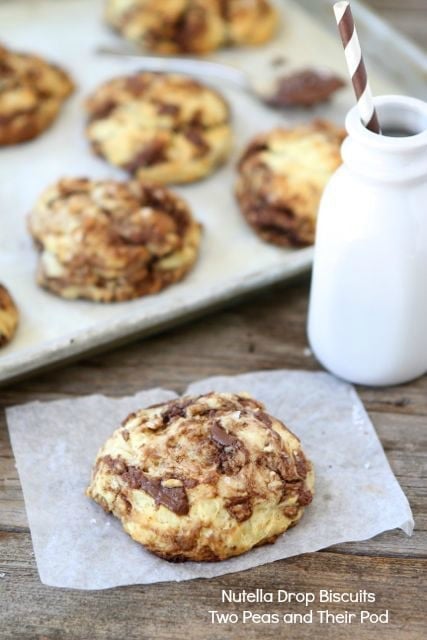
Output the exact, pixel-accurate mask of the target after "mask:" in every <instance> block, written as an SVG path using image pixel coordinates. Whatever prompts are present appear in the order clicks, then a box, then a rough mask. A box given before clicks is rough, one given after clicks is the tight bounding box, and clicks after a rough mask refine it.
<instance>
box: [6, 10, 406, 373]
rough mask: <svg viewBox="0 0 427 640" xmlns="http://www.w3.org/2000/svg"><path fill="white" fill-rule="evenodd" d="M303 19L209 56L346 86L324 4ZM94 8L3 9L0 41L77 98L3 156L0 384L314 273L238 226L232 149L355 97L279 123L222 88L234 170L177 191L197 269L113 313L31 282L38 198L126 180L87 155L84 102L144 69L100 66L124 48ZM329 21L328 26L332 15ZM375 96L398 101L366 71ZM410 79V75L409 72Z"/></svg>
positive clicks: (334, 111) (382, 77)
mask: <svg viewBox="0 0 427 640" xmlns="http://www.w3.org/2000/svg"><path fill="white" fill-rule="evenodd" d="M313 4H314V5H316V7H317V9H310V10H309V12H306V11H305V10H304V9H302V8H301V7H299V6H298V3H296V2H292V1H290V0H289V1H285V0H283V1H282V2H280V1H279V2H278V6H280V8H281V12H282V28H281V31H280V33H279V34H278V36H277V38H276V39H275V40H274V41H273V42H272V43H271V44H268V45H266V46H264V47H260V48H254V49H236V50H229V51H223V52H219V53H216V54H215V55H213V56H212V58H213V59H216V60H222V61H225V62H229V63H232V64H235V65H237V66H239V67H242V68H245V69H247V70H250V72H251V74H252V76H253V78H254V80H255V81H256V82H257V83H258V84H263V83H265V82H267V81H268V79H269V78H270V77H271V75H272V73H273V72H274V71H275V72H276V73H277V71H278V70H277V69H274V68H273V65H272V60H274V59H277V57H278V56H282V57H284V58H285V61H286V64H285V65H284V66H283V69H281V70H280V71H281V72H287V71H289V70H290V69H291V68H292V67H296V66H301V65H312V64H313V63H315V64H323V65H327V66H328V67H330V68H331V69H334V70H336V71H337V72H338V73H340V74H341V75H343V76H344V77H346V70H345V63H344V56H343V53H342V50H341V45H340V41H339V38H338V37H337V35H336V33H333V32H332V33H329V32H327V31H325V30H324V29H323V27H321V26H320V25H319V23H318V22H317V21H316V17H317V11H319V10H320V5H323V4H324V3H322V2H319V3H313ZM102 5H103V2H102V1H101V0H92V1H91V2H88V1H87V0H61V2H56V1H55V0H21V1H15V2H7V3H2V4H0V40H3V41H4V42H5V43H6V45H8V46H11V47H16V48H17V49H20V48H21V49H23V50H28V51H34V52H38V53H40V54H41V55H45V56H46V57H47V58H50V59H52V60H55V61H57V62H58V63H60V64H62V65H63V66H65V67H66V68H67V69H69V70H70V71H71V73H72V74H73V76H74V78H75V80H76V82H77V83H78V90H77V92H76V93H75V94H74V96H73V97H72V98H71V99H70V100H69V101H68V103H67V104H66V105H65V108H64V110H63V112H62V114H61V116H60V118H59V119H58V120H57V122H56V123H55V124H54V126H53V127H52V128H51V129H50V130H49V131H48V132H46V133H45V134H44V135H42V136H41V137H40V138H38V139H37V140H35V141H33V142H30V143H27V144H23V145H19V146H16V147H10V148H3V149H1V150H0V281H2V282H3V283H4V284H5V285H6V286H7V287H9V288H10V290H11V292H12V294H13V296H14V297H15V299H16V301H17V303H18V305H19V308H20V312H21V322H20V326H19V330H18V332H17V335H16V338H15V339H14V340H13V341H12V343H11V344H10V345H9V346H7V347H6V348H4V349H2V350H1V355H0V383H1V382H5V381H7V380H9V379H11V378H14V377H16V376H19V375H22V374H23V373H25V372H29V371H31V370H34V369H37V368H39V367H41V366H46V365H48V364H50V363H54V362H58V361H60V360H62V359H64V358H70V357H73V356H76V355H77V354H80V353H82V352H84V351H86V350H89V349H94V348H96V347H99V346H101V345H109V344H110V343H113V342H114V341H117V340H118V339H120V338H123V337H124V336H128V335H133V334H136V333H138V334H141V333H144V332H153V331H154V330H155V329H156V328H159V327H164V326H168V325H171V324H173V323H174V322H176V321H178V320H179V319H182V318H184V317H187V316H190V315H195V314H199V313H201V312H202V311H203V310H204V309H206V308H208V307H212V306H213V305H221V304H223V303H224V302H226V301H227V300H231V299H234V298H235V297H236V296H239V295H242V294H245V293H246V292H248V291H251V290H253V289H257V288H260V287H263V286H266V285H268V284H270V283H273V282H276V281H278V280H284V279H286V278H290V277H293V276H294V275H296V274H298V273H300V272H302V271H304V270H307V269H308V268H309V266H310V264H311V259H312V250H311V248H307V249H300V250H285V249H280V248H276V247H272V246H269V245H267V244H265V243H263V242H261V241H260V240H259V239H258V238H257V237H256V236H255V235H254V233H253V232H252V231H251V230H250V229H249V228H248V227H247V225H246V223H245V222H244V220H243V219H242V217H241V215H240V213H239V211H238V208H237V206H236V203H235V202H234V198H233V195H232V187H233V181H234V165H235V161H236V158H237V155H238V153H239V151H240V150H241V149H242V148H243V146H244V145H245V144H246V143H247V142H248V140H249V139H250V138H251V137H252V136H253V135H254V134H256V133H258V132H259V131H261V130H266V129H269V128H270V127H272V126H274V125H277V124H280V123H290V122H294V121H305V120H309V119H311V118H312V117H314V116H326V117H329V118H331V119H332V120H335V121H336V122H339V123H342V122H343V118H344V114H345V113H346V111H347V109H348V108H349V107H350V106H352V104H353V96H352V91H351V89H350V87H349V88H348V89H346V90H344V91H342V92H341V93H339V94H337V97H336V98H335V99H334V100H333V102H331V103H330V104H328V105H326V106H321V107H318V108H316V109H314V110H311V111H306V110H297V111H294V112H291V113H287V114H286V116H285V115H284V114H280V113H278V112H275V111H272V110H270V109H268V108H266V107H264V106H262V105H259V104H257V103H256V102H255V101H254V100H253V99H252V98H251V97H250V96H248V95H245V94H243V93H241V92H238V91H235V90H231V89H227V90H225V86H223V87H222V88H223V89H224V93H225V95H226V97H227V98H228V100H229V101H230V103H231V105H232V109H233V117H234V131H235V147H234V153H233V157H232V158H231V161H230V162H229V164H228V165H227V166H226V167H224V168H222V169H221V170H219V171H218V172H217V173H216V174H214V175H213V176H212V177H210V178H208V179H206V180H204V181H202V182H199V183H196V184H193V185H189V186H186V187H181V188H179V189H177V191H179V192H180V193H181V194H182V195H183V196H184V197H185V198H187V199H188V201H189V202H190V204H191V206H192V208H193V211H194V214H195V217H196V218H197V219H199V220H200V221H201V222H202V223H203V226H204V238H203V243H202V247H201V256H200V260H199V262H198V263H197V265H196V267H195V269H194V270H193V272H192V273H191V274H190V275H189V276H188V277H187V278H186V279H185V281H183V282H182V283H179V284H177V285H174V286H173V287H170V288H169V289H167V290H165V291H163V292H162V293H160V294H157V295H154V296H151V297H147V298H143V299H140V300H135V301H131V302H126V303H120V304H109V305H100V304H94V303H91V302H85V301H64V300H61V299H60V298H56V297H55V296H53V295H51V294H49V293H47V292H45V291H42V290H41V289H39V288H38V287H37V286H36V285H35V282H34V271H35V265H36V252H35V250H34V248H33V246H32V244H31V241H30V238H29V236H28V233H27V231H26V222H25V220H26V215H27V212H28V211H29V210H30V208H31V206H32V204H33V202H34V201H35V199H36V198H37V196H38V195H39V193H40V192H41V191H42V190H43V189H44V188H45V187H46V186H47V185H48V184H50V183H52V182H54V181H55V180H57V179H58V178H60V177H61V176H89V177H93V178H107V177H110V178H124V177H125V176H124V174H123V173H122V172H121V171H119V170H116V169H114V168H112V167H110V166H109V165H108V164H106V163H104V162H103V161H102V160H100V159H98V158H95V157H93V156H92V155H91V152H90V150H89V147H88V145H87V143H86V140H85V137H84V133H83V130H84V115H83V110H82V102H83V99H84V96H85V95H87V94H88V93H89V92H90V91H92V90H93V89H94V88H95V87H96V86H97V85H98V84H99V83H100V82H102V81H104V80H106V79H107V78H110V77H112V76H114V75H116V74H122V73H127V72H131V71H133V70H136V69H138V68H139V67H140V63H139V62H138V60H133V59H125V58H119V59H116V58H110V57H101V56H99V55H97V54H96V53H95V49H96V47H97V46H98V45H114V46H117V45H119V46H121V45H122V44H123V43H122V41H121V40H120V39H118V38H117V36H115V35H114V34H112V33H110V31H109V30H108V29H107V28H106V27H105V26H104V25H103V23H102V19H101V17H102ZM330 19H331V21H333V16H332V14H331V17H330ZM369 71H370V80H371V84H372V88H373V90H374V92H375V93H376V94H379V93H390V92H402V91H403V90H404V87H403V85H402V83H400V85H399V83H396V82H394V81H391V80H390V79H389V78H388V76H387V74H384V73H383V72H382V70H380V69H379V68H375V67H373V68H371V67H370V69H369ZM407 75H408V77H411V68H410V67H409V68H408V74H407Z"/></svg>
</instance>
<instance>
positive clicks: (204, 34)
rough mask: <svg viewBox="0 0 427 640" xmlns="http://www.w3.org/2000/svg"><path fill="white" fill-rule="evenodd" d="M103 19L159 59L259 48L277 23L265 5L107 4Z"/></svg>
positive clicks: (197, 0)
mask: <svg viewBox="0 0 427 640" xmlns="http://www.w3.org/2000/svg"><path fill="white" fill-rule="evenodd" d="M105 17H106V20H107V22H108V23H109V24H110V25H111V26H112V27H113V28H114V29H115V30H117V31H118V32H119V33H120V34H121V35H123V36H124V37H125V38H127V39H128V40H130V41H132V42H135V43H136V44H138V45H139V46H141V47H143V48H145V49H147V50H149V51H154V52H157V53H162V54H174V53H196V54H198V53H206V52H208V51H213V50H215V49H218V48H220V47H226V46H233V45H260V44H263V43H264V42H267V41H268V40H270V39H271V38H272V37H273V35H274V33H275V31H276V29H277V26H278V23H279V17H278V13H277V11H276V10H275V9H274V7H273V6H272V4H271V3H270V2H269V0H251V1H250V2H248V0H161V2H160V1H159V0H108V1H107V5H106V16H105Z"/></svg>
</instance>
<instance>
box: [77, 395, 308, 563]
mask: <svg viewBox="0 0 427 640" xmlns="http://www.w3.org/2000/svg"><path fill="white" fill-rule="evenodd" d="M313 485H314V474H313V469H312V465H311V463H310V462H309V461H308V460H307V459H306V457H305V455H304V453H303V451H302V449H301V445H300V441H299V440H298V438H297V437H296V436H295V435H294V434H293V433H291V432H290V431H289V430H288V429H287V428H286V427H285V426H284V425H283V424H282V423H281V422H280V421H279V420H277V419H275V418H273V417H272V416H270V415H268V414H267V413H266V411H265V408H264V406H263V405H262V404H261V403H260V402H257V401H256V400H254V399H253V398H251V397H250V396H249V395H247V394H239V395H237V394H230V393H208V394H206V395H202V396H199V397H190V396H188V397H182V398H178V399H176V400H172V401H170V402H167V403H165V404H160V405H155V406H152V407H149V408H148V409H142V410H140V411H137V412H136V413H133V414H131V415H130V416H128V417H127V418H126V420H124V422H123V423H122V426H121V427H120V428H119V429H117V430H116V431H115V432H114V433H113V435H112V436H111V437H110V438H109V439H108V440H107V442H106V443H105V444H104V446H103V447H102V448H101V449H100V451H99V452H98V455H97V458H96V462H95V466H94V469H93V472H92V478H91V482H90V485H89V487H88V489H87V491H86V494H87V496H89V497H90V498H93V500H95V501H96V502H97V503H99V504H100V505H101V506H102V507H103V508H104V509H105V511H107V512H111V513H113V514H114V515H115V516H116V517H117V518H119V520H121V522H122V525H123V528H124V529H125V531H126V532H127V533H128V534H129V535H130V536H131V537H132V538H133V539H134V540H136V541H137V542H140V543H141V544H143V545H144V546H145V547H146V548H147V549H148V550H149V551H151V552H152V553H155V554H156V555H158V556H160V557H161V558H165V559H167V560H172V561H179V560H195V561H213V560H224V559H225V558H229V557H231V556H236V555H240V554H242V553H245V552H246V551H248V550H249V549H251V548H252V547H254V546H259V545H262V544H266V543H270V542H274V541H275V540H276V538H277V537H278V536H279V535H280V534H281V533H283V532H284V531H285V530H286V529H288V528H289V527H291V526H293V525H295V524H296V523H297V522H298V521H299V520H300V518H301V516H302V514H303V511H304V507H305V506H306V505H308V504H309V503H310V502H311V500H312V495H313Z"/></svg>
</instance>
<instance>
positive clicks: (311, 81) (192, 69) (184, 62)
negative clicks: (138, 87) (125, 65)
mask: <svg viewBox="0 0 427 640" xmlns="http://www.w3.org/2000/svg"><path fill="white" fill-rule="evenodd" d="M96 53H98V54H101V55H111V56H125V57H127V58H135V59H137V60H139V61H140V63H141V68H140V70H141V71H151V72H156V73H182V74H184V75H189V76H195V77H199V78H201V79H202V80H206V79H210V80H213V81H220V82H226V83H227V84H229V85H231V86H233V87H234V88H237V89H240V90H241V91H244V92H245V93H247V94H249V95H250V96H252V97H254V98H256V99H257V100H258V101H260V102H262V103H263V104H266V105H267V106H269V107H274V108H286V107H298V106H299V107H301V106H302V107H311V106H313V105H315V104H317V103H319V102H324V101H326V100H328V98H329V97H330V96H331V95H332V93H334V92H335V91H337V90H338V89H341V88H342V87H343V86H345V83H344V82H343V81H342V80H341V78H339V77H338V76H336V75H335V74H334V73H332V72H331V71H330V70H329V69H325V68H322V67H316V68H314V67H313V68H306V69H302V70H298V71H295V72H293V73H292V74H290V75H287V76H282V77H277V78H276V80H275V82H273V83H272V85H271V87H270V88H268V89H266V88H263V89H261V88H259V87H257V86H255V85H254V83H253V81H252V79H251V77H250V76H249V74H248V73H246V72H245V71H242V70H241V69H238V68H237V67H234V66H232V65H229V64H224V63H221V62H213V61H211V60H198V59H194V58H186V57H175V58H174V57H169V56H167V57H166V56H164V57H162V56H146V55H143V54H137V53H134V52H133V51H127V50H126V49H114V48H110V47H103V46H102V47H98V48H97V50H96Z"/></svg>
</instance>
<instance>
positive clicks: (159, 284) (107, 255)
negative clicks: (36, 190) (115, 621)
mask: <svg viewBox="0 0 427 640" xmlns="http://www.w3.org/2000/svg"><path fill="white" fill-rule="evenodd" d="M29 230H30V233H31V235H32V236H33V238H34V240H35V242H36V245H37V246H38V248H39V249H40V252H41V255H40V260H39V268H38V282H39V284H40V285H41V286H43V287H45V288H46V289H49V290H50V291H52V292H53V293H56V294H58V295H60V296H62V297H64V298H87V299H90V300H94V301H97V302H113V301H121V300H129V299H132V298H137V297H140V296H143V295H147V294H151V293H156V292H157V291H160V290H161V289H163V288H164V287H165V286H167V285H169V284H171V283H173V282H177V281H178V280H180V279H181V278H183V277H184V276H185V274H186V273H187V272H188V271H189V270H190V269H191V267H192V265H193V264H194V262H195V260H196V258H197V255H198V248H199V241H200V225H199V224H198V223H197V222H195V221H194V219H193V218H192V215H191V213H190V210H189V208H188V206H187V205H186V203H185V202H184V201H183V200H182V199H181V198H179V197H178V196H177V195H175V194H173V193H172V192H170V191H168V190H167V189H164V188H162V187H150V186H144V185H142V184H141V183H139V182H116V181H114V180H104V181H92V180H88V179H85V178H80V179H62V180H60V181H59V182H58V183H56V184H55V185H53V186H52V187H50V188H48V189H47V190H46V191H45V192H44V193H43V194H42V195H41V197H40V198H39V200H38V202H37V203H36V205H35V207H34V209H33V211H32V212H31V214H30V216H29Z"/></svg>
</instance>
